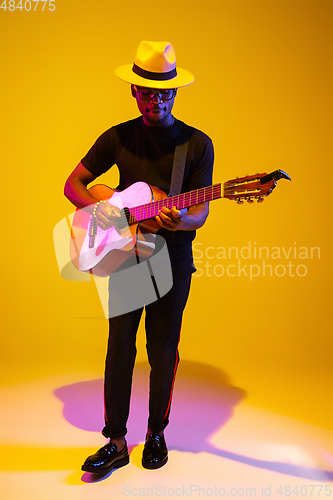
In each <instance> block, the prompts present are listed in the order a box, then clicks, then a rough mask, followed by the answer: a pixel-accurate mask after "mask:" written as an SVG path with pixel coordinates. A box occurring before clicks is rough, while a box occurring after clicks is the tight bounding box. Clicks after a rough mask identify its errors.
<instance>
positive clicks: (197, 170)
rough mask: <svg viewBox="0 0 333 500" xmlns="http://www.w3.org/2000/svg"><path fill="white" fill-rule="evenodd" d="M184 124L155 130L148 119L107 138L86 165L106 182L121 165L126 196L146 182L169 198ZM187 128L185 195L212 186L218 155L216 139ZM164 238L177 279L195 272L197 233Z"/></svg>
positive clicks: (92, 151) (109, 133)
mask: <svg viewBox="0 0 333 500" xmlns="http://www.w3.org/2000/svg"><path fill="white" fill-rule="evenodd" d="M180 123H181V122H180V121H179V120H175V123H174V125H173V126H172V127H168V128H163V127H149V126H147V125H145V124H144V122H143V119H142V117H139V118H135V119H134V120H130V121H128V122H125V123H121V124H119V125H116V126H114V127H111V128H110V129H108V130H107V131H106V132H104V133H103V134H102V135H101V136H100V137H99V138H98V139H97V141H96V142H95V144H94V145H93V146H92V148H91V149H90V150H89V151H88V153H87V154H86V156H85V157H84V158H83V159H82V160H81V161H82V164H83V165H84V166H85V168H86V169H87V170H89V172H91V173H92V174H93V175H96V176H100V175H102V174H103V173H105V172H107V171H108V170H109V169H110V168H111V167H112V166H113V165H115V164H116V165H117V167H118V169H119V173H120V181H119V186H118V188H117V189H119V190H121V191H122V190H124V189H126V188H127V187H129V186H130V185H132V184H133V183H134V182H138V181H144V182H147V183H148V184H151V185H152V186H155V187H158V188H160V189H162V190H163V191H165V192H166V193H169V190H170V182H171V174H172V166H173V159H174V153H175V147H176V139H177V134H178V128H179V124H180ZM185 127H187V132H188V137H189V145H188V152H187V159H186V164H185V171H184V179H183V185H182V189H181V192H182V193H186V192H188V191H191V190H193V189H199V188H202V187H206V186H210V185H211V184H212V170H213V161H214V149H213V145H212V141H211V139H210V138H209V137H208V136H207V135H205V134H204V133H203V132H200V131H199V130H197V129H195V128H193V127H189V126H188V125H185ZM158 234H159V235H161V236H163V237H164V238H165V240H166V242H167V245H168V249H169V254H170V259H171V265H172V270H173V274H174V277H176V276H177V277H183V276H186V275H188V274H191V273H192V272H194V271H195V267H194V265H193V259H192V245H191V242H192V241H193V239H194V238H195V231H168V230H167V229H160V230H159V231H158Z"/></svg>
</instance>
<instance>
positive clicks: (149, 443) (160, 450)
mask: <svg viewBox="0 0 333 500" xmlns="http://www.w3.org/2000/svg"><path fill="white" fill-rule="evenodd" d="M167 461H168V449H167V447H166V444H165V440H164V436H159V435H158V434H153V433H152V432H151V433H150V434H147V437H146V443H145V447H144V449H143V454H142V466H143V467H144V468H145V469H159V468H160V467H163V465H165V464H166V463H167Z"/></svg>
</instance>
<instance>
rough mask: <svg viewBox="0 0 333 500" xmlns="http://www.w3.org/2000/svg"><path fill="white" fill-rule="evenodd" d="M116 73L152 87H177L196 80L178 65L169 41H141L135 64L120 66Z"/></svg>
mask: <svg viewBox="0 0 333 500" xmlns="http://www.w3.org/2000/svg"><path fill="white" fill-rule="evenodd" d="M115 73H116V75H117V76H118V78H120V79H121V80H123V81H124V82H127V83H132V84H133V85H139V86H141V87H148V88H152V89H175V88H179V87H185V86H186V85H190V83H192V82H193V81H194V76H193V75H192V73H190V72H189V71H187V70H186V69H181V68H177V67H176V54H175V51H174V49H173V47H172V45H171V43H168V42H146V41H143V42H141V43H140V45H139V48H138V50H137V52H136V55H135V60H134V64H125V65H124V66H119V67H118V68H116V69H115Z"/></svg>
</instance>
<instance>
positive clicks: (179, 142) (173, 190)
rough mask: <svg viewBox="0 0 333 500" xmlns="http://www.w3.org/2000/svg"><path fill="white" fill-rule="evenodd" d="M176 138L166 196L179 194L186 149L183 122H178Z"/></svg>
mask: <svg viewBox="0 0 333 500" xmlns="http://www.w3.org/2000/svg"><path fill="white" fill-rule="evenodd" d="M178 126H179V128H178V134H177V139H176V149H175V156H174V159H173V166H172V175H171V183H170V192H169V195H168V196H175V195H176V194H179V193H180V192H181V189H182V184H183V178H184V170H185V163H186V157H187V150H188V141H189V137H188V130H189V129H188V127H186V126H185V124H184V123H183V122H179V125H178Z"/></svg>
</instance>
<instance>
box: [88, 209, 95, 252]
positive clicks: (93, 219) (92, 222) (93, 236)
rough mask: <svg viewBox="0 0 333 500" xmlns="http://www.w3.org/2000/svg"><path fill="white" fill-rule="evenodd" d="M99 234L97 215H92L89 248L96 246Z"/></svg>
mask: <svg viewBox="0 0 333 500" xmlns="http://www.w3.org/2000/svg"><path fill="white" fill-rule="evenodd" d="M96 234H97V223H96V216H95V215H92V216H91V219H90V223H89V248H94V246H95V238H96Z"/></svg>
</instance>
